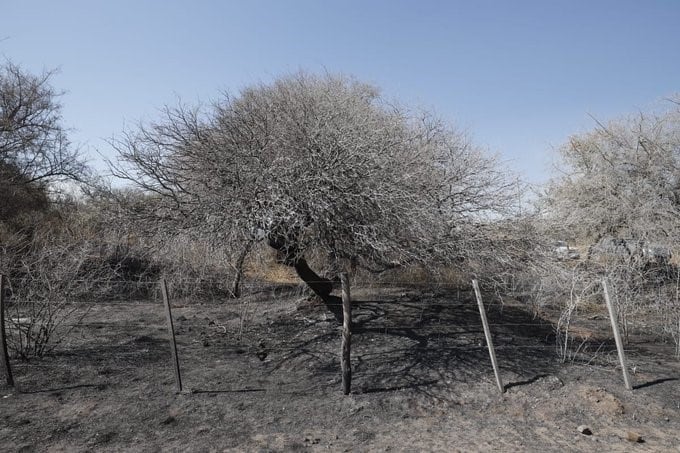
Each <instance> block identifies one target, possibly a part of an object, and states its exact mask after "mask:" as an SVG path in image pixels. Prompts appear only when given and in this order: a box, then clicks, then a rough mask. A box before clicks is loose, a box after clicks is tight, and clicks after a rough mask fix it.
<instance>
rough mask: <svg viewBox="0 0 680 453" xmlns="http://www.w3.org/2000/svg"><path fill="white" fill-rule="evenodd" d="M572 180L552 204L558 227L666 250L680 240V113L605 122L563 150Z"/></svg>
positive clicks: (554, 193)
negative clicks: (658, 246) (661, 245)
mask: <svg viewBox="0 0 680 453" xmlns="http://www.w3.org/2000/svg"><path fill="white" fill-rule="evenodd" d="M560 151H561V155H562V158H563V159H562V163H563V165H562V167H561V170H562V171H563V172H564V176H563V177H561V178H559V179H557V180H555V181H554V182H553V183H552V185H551V186H550V188H549V189H548V192H547V196H546V197H545V199H544V202H545V204H546V212H547V213H548V216H549V218H550V219H551V220H553V221H554V222H553V226H557V225H561V226H562V229H563V230H565V231H571V232H572V235H574V236H576V237H578V238H580V239H587V240H589V241H590V242H591V243H596V242H597V241H599V240H600V239H601V238H602V237H604V236H611V237H613V238H617V239H632V240H635V241H649V242H654V243H659V242H660V243H662V244H674V243H677V238H678V236H679V233H680V223H679V222H678V221H677V219H678V218H680V109H677V106H675V108H671V109H666V110H664V111H662V112H661V113H658V112H657V113H651V114H644V113H639V114H638V115H636V116H633V117H630V118H624V119H622V120H618V121H612V122H610V123H608V124H603V123H600V122H598V124H597V127H596V128H595V129H594V130H593V131H591V132H588V133H585V134H581V135H576V136H573V137H571V138H570V139H569V141H568V143H567V144H566V145H564V146H563V147H562V148H561V150H560Z"/></svg>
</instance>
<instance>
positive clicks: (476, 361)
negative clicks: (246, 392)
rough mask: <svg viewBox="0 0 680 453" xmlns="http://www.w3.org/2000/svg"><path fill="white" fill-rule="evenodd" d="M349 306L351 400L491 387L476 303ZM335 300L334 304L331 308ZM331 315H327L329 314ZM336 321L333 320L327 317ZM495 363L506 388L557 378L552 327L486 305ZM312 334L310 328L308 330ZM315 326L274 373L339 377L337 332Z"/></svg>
mask: <svg viewBox="0 0 680 453" xmlns="http://www.w3.org/2000/svg"><path fill="white" fill-rule="evenodd" d="M377 296H378V297H376V298H372V300H356V301H353V302H352V307H353V308H352V313H353V315H352V316H353V323H352V324H353V325H352V367H353V376H354V377H353V379H354V382H353V386H352V389H353V391H354V392H358V393H378V392H389V391H397V390H411V391H414V392H419V393H430V392H435V391H436V389H437V388H439V387H443V386H448V387H451V386H454V387H455V383H456V382H464V383H474V382H479V381H489V382H493V380H494V374H493V369H492V366H491V362H490V358H489V353H488V349H487V346H486V340H485V338H484V331H483V327H482V324H481V319H480V314H479V309H478V306H477V302H476V301H475V300H474V298H472V296H471V294H469V293H465V292H461V291H456V290H454V291H450V292H441V291H440V292H439V294H437V295H428V296H424V295H423V294H420V293H418V292H417V291H414V290H407V291H406V292H402V293H401V294H400V295H395V296H393V297H390V296H385V298H384V299H380V298H379V297H380V295H377ZM339 305H340V300H339V298H338V300H337V301H336V309H337V306H339ZM334 315H335V314H334ZM335 316H337V315H335ZM487 317H488V319H489V323H490V325H491V332H492V336H493V341H494V344H495V347H496V356H497V358H498V363H499V366H500V368H501V375H502V376H503V377H504V380H505V381H506V382H508V381H510V382H509V383H508V384H507V385H506V388H512V387H516V386H521V385H528V384H532V383H534V382H536V381H537V380H539V379H540V378H541V377H545V376H549V375H551V374H554V373H556V372H557V370H558V369H559V367H560V365H561V364H560V363H559V361H558V360H557V357H556V354H555V334H554V326H553V325H552V324H551V323H550V322H548V321H547V320H545V319H542V318H540V317H534V316H532V315H531V314H530V313H528V312H527V311H526V310H524V309H522V308H520V307H511V306H501V305H499V304H489V306H488V308H487ZM312 327H314V326H312ZM339 330H340V329H339V327H338V325H337V324H334V323H330V325H329V323H328V322H327V320H325V322H320V325H319V326H317V327H316V329H313V328H309V330H308V333H309V335H304V336H301V337H299V341H295V342H292V343H290V342H289V343H288V345H289V346H290V351H291V353H290V354H287V355H286V356H285V357H284V358H282V359H280V360H279V361H278V362H277V364H276V368H277V369H280V368H282V367H288V368H294V366H293V365H292V363H294V362H295V363H298V364H302V363H304V365H305V366H306V367H307V368H314V366H313V365H314V364H316V365H315V366H316V368H314V369H316V371H317V372H319V373H323V372H332V373H337V376H339V375H340V372H339V368H340V364H339V360H338V355H339V354H338V353H339V346H340V338H341V335H340V331H339Z"/></svg>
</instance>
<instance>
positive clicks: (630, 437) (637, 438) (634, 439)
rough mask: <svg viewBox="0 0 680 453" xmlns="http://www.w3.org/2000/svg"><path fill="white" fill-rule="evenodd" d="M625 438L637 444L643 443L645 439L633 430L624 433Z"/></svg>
mask: <svg viewBox="0 0 680 453" xmlns="http://www.w3.org/2000/svg"><path fill="white" fill-rule="evenodd" d="M626 440H627V441H628V442H635V443H637V444H641V443H644V441H645V440H644V439H643V438H642V436H641V435H639V434H638V433H634V432H633V431H628V434H626Z"/></svg>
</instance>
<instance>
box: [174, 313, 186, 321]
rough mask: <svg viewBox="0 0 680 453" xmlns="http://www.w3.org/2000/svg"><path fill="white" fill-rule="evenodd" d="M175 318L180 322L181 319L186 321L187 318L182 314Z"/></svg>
mask: <svg viewBox="0 0 680 453" xmlns="http://www.w3.org/2000/svg"><path fill="white" fill-rule="evenodd" d="M175 319H176V320H177V321H180V322H181V321H186V320H187V317H186V316H183V315H179V316H178V317H176V318H175Z"/></svg>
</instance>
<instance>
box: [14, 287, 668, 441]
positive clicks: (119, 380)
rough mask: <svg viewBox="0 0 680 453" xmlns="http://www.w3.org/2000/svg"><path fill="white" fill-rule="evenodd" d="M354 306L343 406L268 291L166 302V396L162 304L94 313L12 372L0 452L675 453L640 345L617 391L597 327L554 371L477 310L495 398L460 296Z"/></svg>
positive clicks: (506, 308) (533, 325) (107, 307)
mask: <svg viewBox="0 0 680 453" xmlns="http://www.w3.org/2000/svg"><path fill="white" fill-rule="evenodd" d="M354 298H355V299H356V300H357V301H359V302H357V303H356V306H355V308H354V319H355V325H354V333H353V337H352V341H353V350H352V354H353V355H352V366H353V371H354V376H353V382H352V393H351V394H350V395H349V396H345V395H343V393H342V391H341V382H340V364H339V358H338V356H339V351H340V338H341V336H340V330H339V327H338V325H337V324H336V323H335V322H334V320H333V317H332V316H331V315H330V314H328V312H327V311H326V310H325V309H324V307H322V306H320V305H317V304H315V303H313V302H309V301H306V300H303V299H300V297H299V296H296V295H295V294H294V293H293V292H291V293H287V292H286V290H285V288H284V289H282V288H278V289H276V290H274V289H273V288H272V289H271V290H269V291H262V292H259V293H258V294H254V295H250V296H248V297H245V298H243V299H242V300H239V301H223V302H211V303H203V304H199V303H189V302H188V301H182V302H176V303H175V307H174V312H173V315H174V317H175V326H176V330H177V342H178V347H179V356H180V361H181V366H182V378H183V382H184V386H185V389H188V390H190V391H189V392H186V393H182V394H177V393H175V382H174V376H173V372H172V369H171V368H170V366H169V359H170V352H169V343H168V335H167V330H166V327H165V314H164V311H163V307H162V305H160V304H155V305H154V304H149V303H144V302H140V303H101V304H98V305H97V306H96V307H94V308H93V309H92V310H91V311H90V313H89V314H88V315H87V317H86V318H85V320H84V323H83V324H82V326H80V327H79V328H77V329H76V330H75V331H74V332H73V333H72V334H71V335H70V336H69V337H68V340H67V341H66V342H64V343H63V344H62V345H61V346H60V347H59V349H57V350H56V351H55V352H54V353H52V354H51V355H50V356H48V357H46V358H44V359H41V360H34V361H31V362H28V363H21V362H15V363H14V371H15V378H16V380H17V382H18V390H17V389H11V388H7V387H0V408H1V410H0V450H1V451H24V452H29V451H68V452H78V451H142V452H153V451H294V450H302V451H322V450H323V451H327V450H330V451H445V452H451V451H541V452H543V451H584V452H585V451H588V452H590V451H594V450H597V449H600V450H602V451H640V452H643V451H650V452H651V451H654V452H658V451H680V434H679V433H680V392H678V390H679V388H678V387H679V383H680V381H678V378H679V377H680V364H679V363H678V361H677V360H675V359H673V355H672V351H673V348H672V346H671V345H668V344H664V343H662V342H660V341H659V339H658V338H656V337H653V336H651V335H645V334H644V332H642V334H641V335H637V336H635V337H633V338H632V342H631V344H630V345H629V348H628V349H629V351H628V353H629V361H630V365H631V372H632V377H633V380H634V382H635V386H636V388H635V390H633V391H632V392H630V391H627V390H626V389H625V388H624V386H623V383H622V379H621V373H620V369H619V368H617V366H616V363H617V362H616V354H615V352H614V350H613V348H612V344H611V341H609V340H608V336H609V335H608V333H607V332H608V330H607V322H606V318H605V317H604V316H591V317H590V318H589V321H588V323H587V325H585V326H580V327H579V328H580V329H581V330H582V331H583V330H587V331H588V332H589V333H588V335H590V338H591V341H590V342H587V343H583V344H577V345H576V346H580V351H581V354H579V355H578V357H577V360H576V361H572V362H568V363H566V364H562V363H560V362H559V361H558V360H557V356H556V354H555V346H554V344H555V342H554V338H553V328H552V325H551V324H550V323H549V318H550V316H548V315H544V318H541V317H532V316H531V315H528V314H527V313H526V312H524V311H523V310H521V309H520V308H518V307H516V306H512V305H509V304H505V305H493V306H491V307H490V308H489V310H488V311H489V320H490V322H491V324H492V332H493V335H494V341H495V342H496V346H497V356H498V360H499V362H500V365H501V375H502V379H503V381H504V383H505V387H506V391H505V393H500V392H499V390H498V389H497V388H496V383H495V379H494V375H493V371H492V368H491V365H490V361H489V358H488V353H487V350H486V349H485V343H484V337H483V331H482V329H481V325H480V321H479V313H478V311H477V306H476V303H475V302H474V300H473V299H472V298H471V294H470V293H468V292H457V291H454V292H448V293H447V292H438V291H431V290H430V291H425V290H419V289H414V288H391V289H381V290H371V291H368V290H366V291H356V292H355V294H354ZM581 425H585V426H586V427H588V428H589V430H590V431H591V432H592V434H590V435H586V434H582V433H580V432H579V430H578V429H577V428H578V427H579V426H581Z"/></svg>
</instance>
